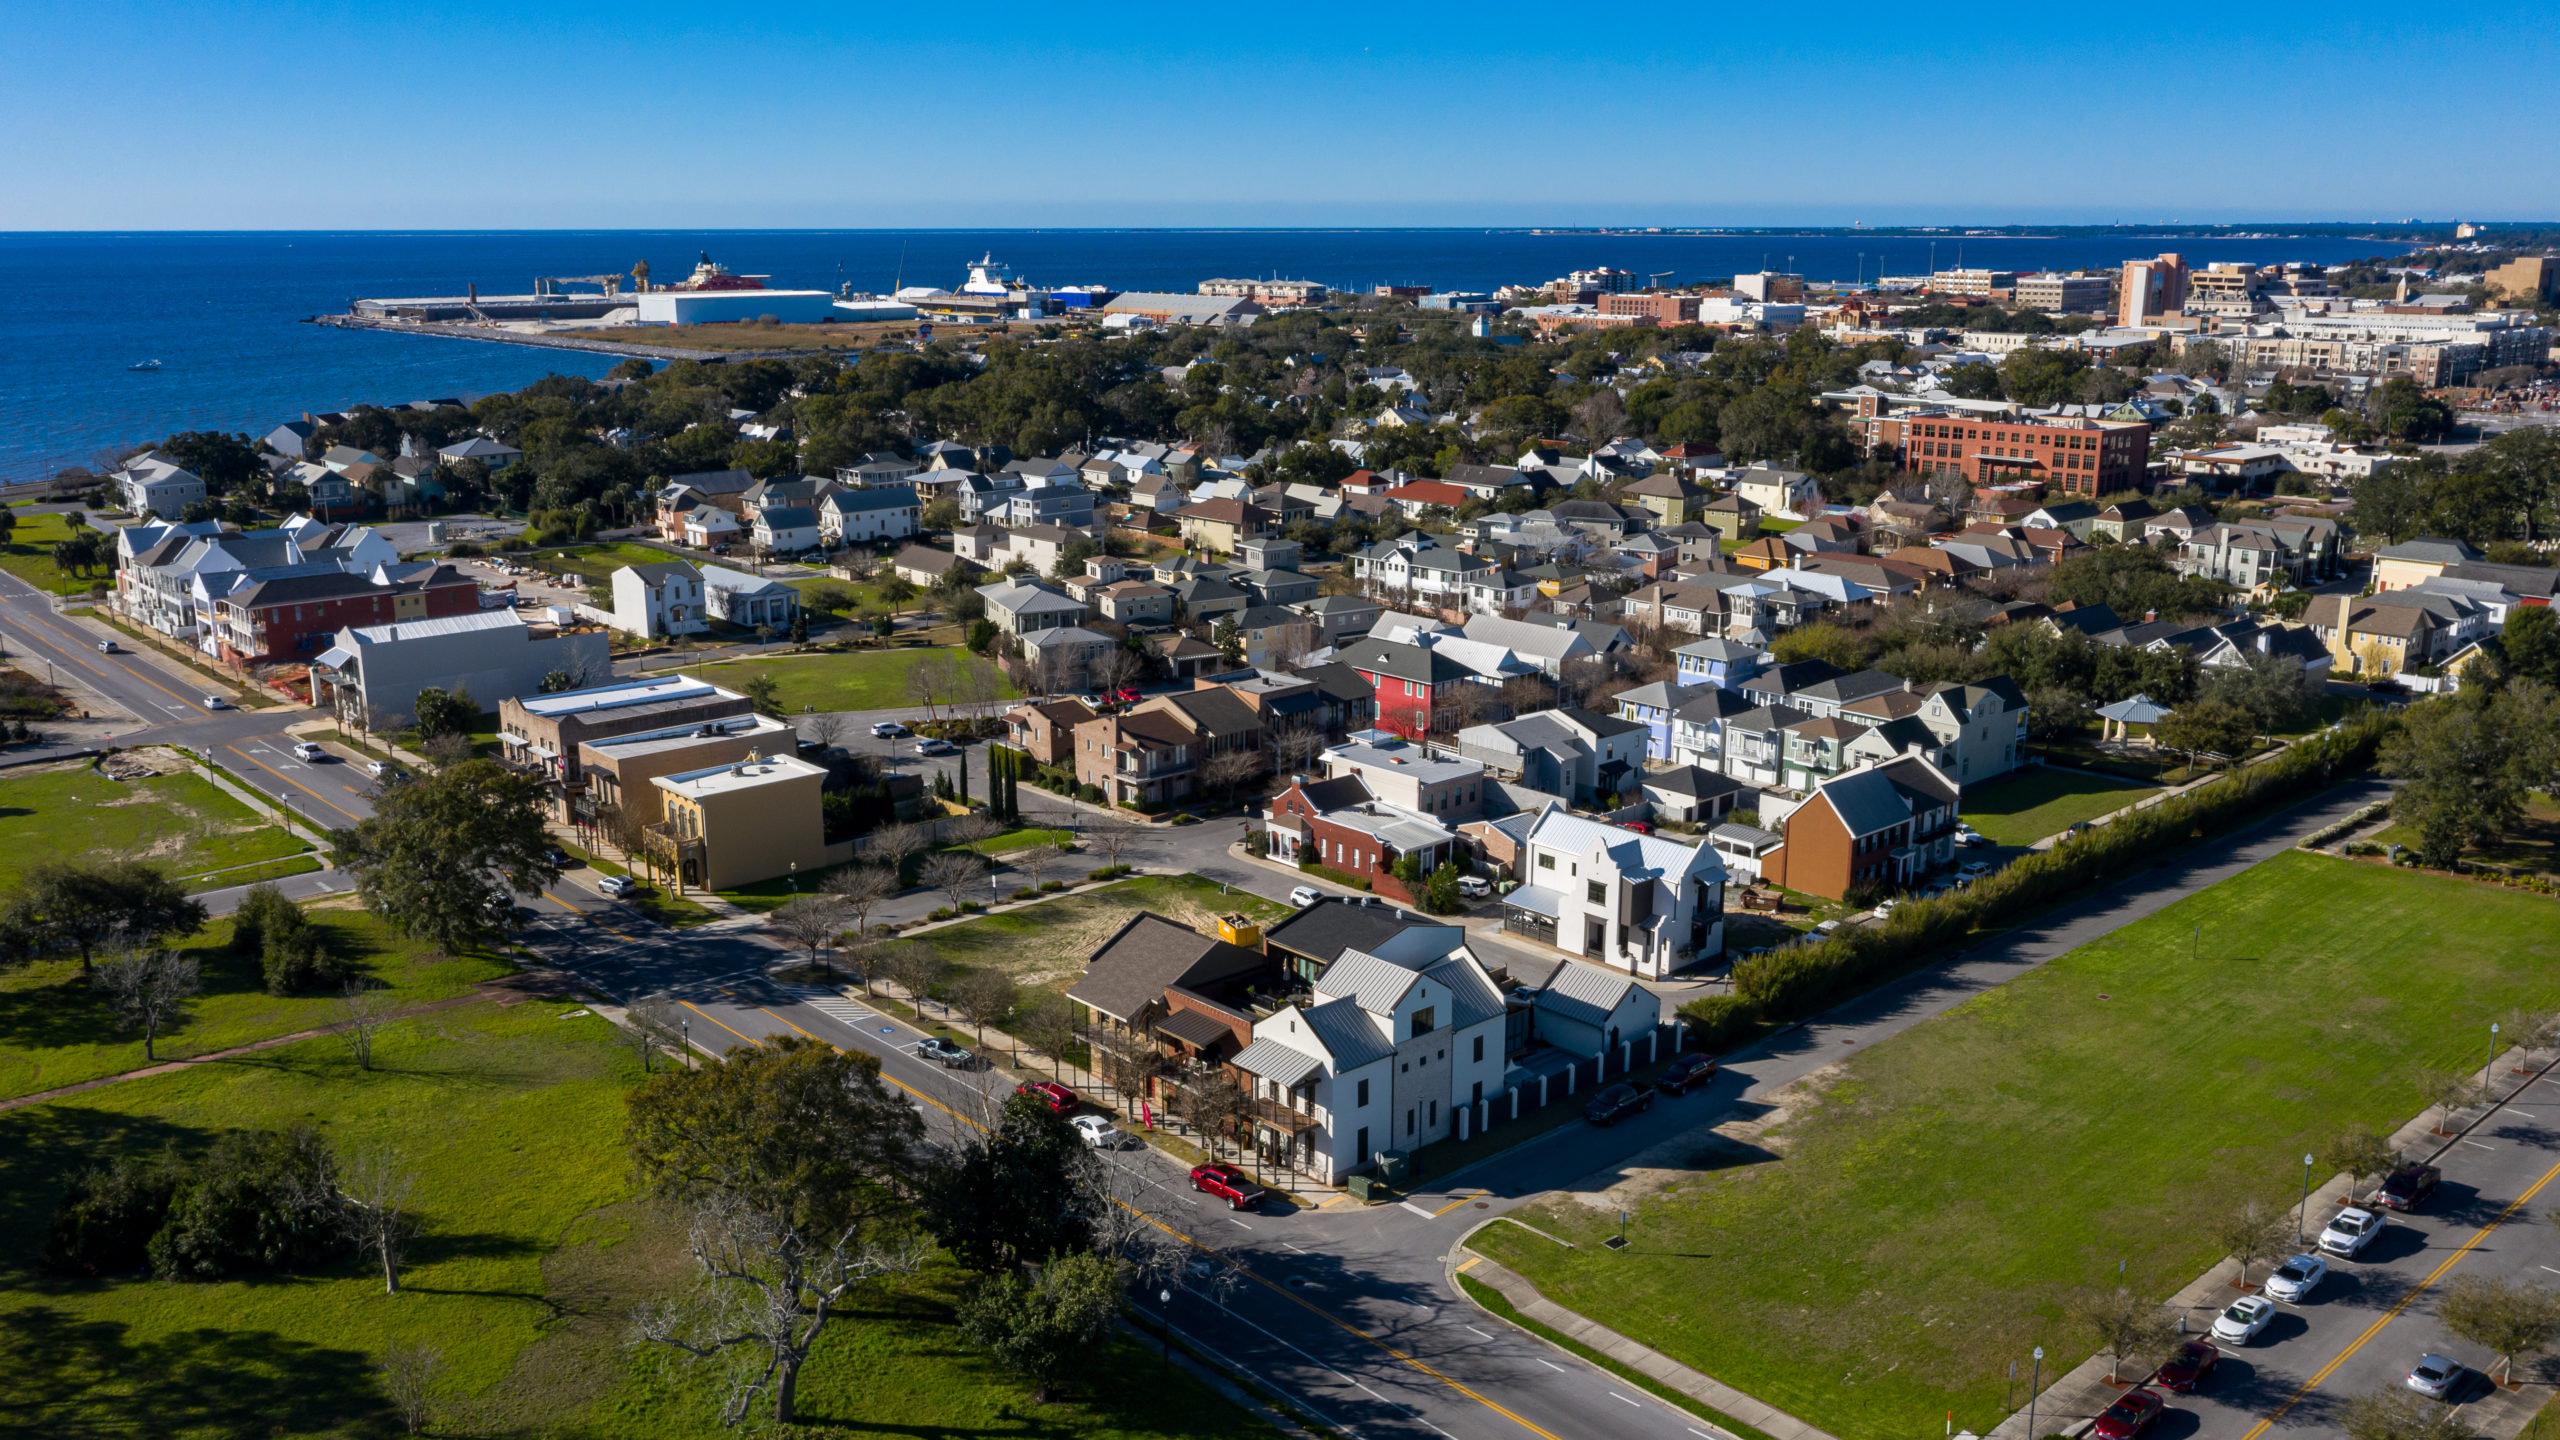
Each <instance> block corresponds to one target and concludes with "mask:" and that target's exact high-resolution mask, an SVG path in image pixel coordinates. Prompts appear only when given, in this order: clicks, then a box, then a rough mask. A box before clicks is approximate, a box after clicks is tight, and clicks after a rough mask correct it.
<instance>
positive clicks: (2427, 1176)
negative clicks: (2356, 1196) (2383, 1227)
mask: <svg viewBox="0 0 2560 1440" xmlns="http://www.w3.org/2000/svg"><path fill="white" fill-rule="evenodd" d="M2443 1179H2444V1172H2443V1171H2442V1170H2439V1169H2437V1168H2436V1167H2434V1166H2433V1165H2423V1164H2420V1163H2418V1162H2416V1161H2411V1162H2410V1163H2408V1164H2406V1165H2403V1166H2401V1167H2400V1168H2399V1169H2397V1170H2394V1171H2392V1172H2391V1173H2390V1174H2389V1175H2388V1176H2386V1177H2384V1179H2383V1182H2382V1188H2381V1189H2379V1190H2377V1191H2375V1192H2374V1194H2373V1198H2374V1200H2375V1202H2376V1203H2378V1204H2380V1205H2381V1206H2382V1207H2383V1208H2384V1209H2386V1210H2414V1209H2416V1208H2418V1206H2419V1205H2421V1204H2423V1203H2425V1201H2426V1198H2427V1197H2428V1196H2430V1195H2433V1194H2434V1193H2436V1186H2437V1185H2438V1184H2439V1183H2441V1182H2442V1181H2443Z"/></svg>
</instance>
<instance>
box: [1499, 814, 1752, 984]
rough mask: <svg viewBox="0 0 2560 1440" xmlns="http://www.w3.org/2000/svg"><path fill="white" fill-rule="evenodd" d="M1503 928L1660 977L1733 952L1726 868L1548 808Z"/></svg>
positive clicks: (1681, 848)
mask: <svg viewBox="0 0 2560 1440" xmlns="http://www.w3.org/2000/svg"><path fill="white" fill-rule="evenodd" d="M1519 871H1520V880H1521V884H1520V888H1519V889H1517V890H1514V891H1512V892H1511V893H1510V894H1509V895H1506V896H1504V897H1503V902H1502V905H1503V928H1504V929H1505V930H1509V931H1511V932H1512V933H1514V934H1521V935H1526V936H1528V937H1530V938H1531V939H1534V940H1538V941H1540V942H1542V943H1544V944H1548V945H1553V946H1556V947H1557V948H1559V949H1568V950H1571V951H1573V952H1574V953H1576V954H1579V955H1582V956H1584V957H1586V958H1588V959H1591V960H1596V961H1598V962H1600V963H1601V964H1603V965H1607V966H1609V967H1610V968H1612V969H1620V968H1623V969H1624V970H1626V972H1627V973H1628V974H1630V975H1640V976H1643V977H1645V978H1647V979H1654V980H1659V979H1661V978H1663V977H1664V976H1667V975H1669V974H1670V973H1671V972H1673V971H1674V970H1677V969H1679V968H1681V967H1682V966H1685V965H1687V964H1689V963H1690V962H1691V961H1693V960H1695V959H1698V958H1699V957H1701V956H1710V955H1716V954H1720V953H1722V952H1723V950H1724V880H1725V870H1724V862H1723V861H1722V860H1720V859H1718V858H1717V857H1716V853H1715V852H1714V851H1713V850H1711V849H1708V848H1707V847H1706V846H1703V845H1698V846H1690V845H1681V844H1677V843H1675V842H1673V841H1670V840H1666V839H1663V838H1661V837H1660V836H1656V835H1639V834H1637V833H1635V832H1634V831H1632V830H1622V829H1620V828H1618V827H1617V826H1615V825H1605V824H1602V823H1600V822H1599V821H1596V820H1585V819H1582V818H1580V817H1578V816H1574V815H1570V814H1567V813H1566V812H1565V811H1564V810H1563V809H1562V808H1561V807H1559V806H1557V805H1554V804H1552V803H1551V804H1549V805H1548V806H1547V808H1546V809H1545V810H1544V811H1542V812H1541V813H1540V814H1539V816H1538V819H1537V823H1536V824H1534V825H1532V826H1530V827H1529V837H1528V840H1527V841H1526V842H1525V843H1524V844H1523V845H1522V846H1521V851H1520V859H1519Z"/></svg>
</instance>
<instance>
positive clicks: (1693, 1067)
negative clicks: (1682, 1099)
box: [1654, 1052, 1716, 1095]
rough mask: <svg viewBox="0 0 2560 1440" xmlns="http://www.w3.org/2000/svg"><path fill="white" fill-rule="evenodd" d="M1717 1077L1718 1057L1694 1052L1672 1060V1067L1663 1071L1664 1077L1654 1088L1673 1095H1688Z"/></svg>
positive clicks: (1656, 1082) (1655, 1083)
mask: <svg viewBox="0 0 2560 1440" xmlns="http://www.w3.org/2000/svg"><path fill="white" fill-rule="evenodd" d="M1715 1078H1716V1057H1714V1056H1713V1055H1700V1054H1697V1053H1695V1052H1692V1053H1690V1054H1687V1055H1683V1056H1681V1057H1680V1058H1679V1059H1677V1060H1674V1061H1672V1062H1671V1065H1670V1068H1668V1069H1666V1070H1664V1071H1663V1072H1662V1078H1661V1079H1660V1080H1657V1081H1655V1082H1654V1088H1655V1089H1657V1090H1661V1091H1663V1092H1665V1093H1667V1094H1671V1095H1686V1094H1688V1093H1689V1092H1690V1091H1692V1090H1695V1089H1697V1088H1698V1087H1699V1086H1701V1085H1706V1084H1711V1083H1713V1082H1714V1080H1715Z"/></svg>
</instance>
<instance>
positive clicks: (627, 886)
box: [596, 875, 640, 898]
mask: <svg viewBox="0 0 2560 1440" xmlns="http://www.w3.org/2000/svg"><path fill="white" fill-rule="evenodd" d="M596 888H597V889H598V890H601V891H603V892H604V893H605V894H607V895H612V896H615V897H617V898H619V897H621V896H624V895H628V894H630V893H631V892H632V891H634V890H637V889H639V888H640V882H639V881H637V880H634V879H632V878H631V877H630V876H628V875H607V876H606V877H604V878H603V879H601V880H599V881H597V882H596Z"/></svg>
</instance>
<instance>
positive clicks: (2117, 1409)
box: [2089, 1386, 2169, 1440]
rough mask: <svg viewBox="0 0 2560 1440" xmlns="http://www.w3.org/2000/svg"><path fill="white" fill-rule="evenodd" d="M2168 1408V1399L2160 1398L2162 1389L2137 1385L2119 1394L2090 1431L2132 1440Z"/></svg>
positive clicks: (2104, 1438)
mask: <svg viewBox="0 0 2560 1440" xmlns="http://www.w3.org/2000/svg"><path fill="white" fill-rule="evenodd" d="M2167 1408H2169V1402H2168V1401H2166V1400H2163V1399H2161V1398H2160V1392H2159V1391H2157V1390H2152V1389H2148V1388H2145V1387H2142V1386H2136V1387H2134V1388H2133V1389H2131V1390H2127V1391H2126V1392H2124V1393H2123V1394H2121V1395H2119V1396H2117V1397H2116V1403H2114V1404H2113V1405H2110V1406H2108V1407H2107V1408H2106V1410H2105V1411H2104V1412H2103V1413H2101V1414H2100V1415H2099V1416H2098V1423H2097V1424H2095V1425H2092V1426H2090V1427H2089V1433H2090V1434H2091V1435H2093V1436H2095V1437H2096V1440H2133V1437H2134V1436H2136V1435H2139V1434H2141V1433H2142V1429H2143V1427H2144V1426H2146V1425H2149V1424H2150V1423H2151V1422H2152V1421H2154V1420H2157V1419H2159V1418H2160V1412H2161V1411H2163V1410H2165V1409H2167Z"/></svg>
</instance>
